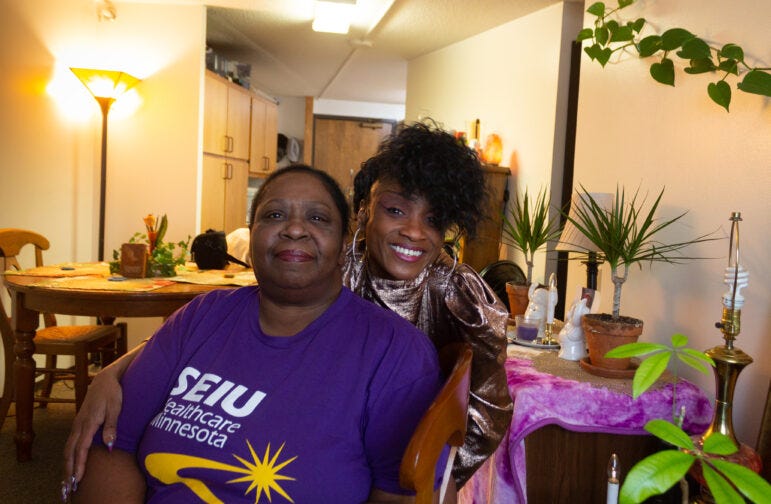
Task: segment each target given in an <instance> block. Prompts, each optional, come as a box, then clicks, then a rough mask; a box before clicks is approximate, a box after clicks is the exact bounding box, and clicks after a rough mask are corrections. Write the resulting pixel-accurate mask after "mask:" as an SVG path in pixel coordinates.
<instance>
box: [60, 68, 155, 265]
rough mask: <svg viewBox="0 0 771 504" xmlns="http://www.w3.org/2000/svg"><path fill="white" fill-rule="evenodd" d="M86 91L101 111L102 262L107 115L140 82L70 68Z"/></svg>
mask: <svg viewBox="0 0 771 504" xmlns="http://www.w3.org/2000/svg"><path fill="white" fill-rule="evenodd" d="M70 70H72V73H74V74H75V75H76V76H77V78H78V79H80V82H82V83H83V85H84V86H86V88H87V89H88V91H89V92H90V93H91V96H93V97H94V98H95V99H96V101H97V103H99V107H100V108H101V109H102V165H101V172H100V181H99V257H98V259H99V261H103V260H104V221H105V216H104V214H105V198H106V192H107V114H108V112H109V111H110V106H111V105H112V104H113V102H115V100H117V99H118V97H119V96H120V95H122V94H123V93H125V92H126V91H128V90H129V89H131V88H132V87H134V86H136V85H137V84H138V83H139V82H140V80H139V79H137V78H136V77H134V76H132V75H129V74H127V73H125V72H120V71H116V70H96V69H92V68H70Z"/></svg>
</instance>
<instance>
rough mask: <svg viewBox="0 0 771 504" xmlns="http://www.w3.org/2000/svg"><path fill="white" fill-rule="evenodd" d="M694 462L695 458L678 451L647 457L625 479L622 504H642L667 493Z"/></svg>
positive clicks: (620, 497)
mask: <svg viewBox="0 0 771 504" xmlns="http://www.w3.org/2000/svg"><path fill="white" fill-rule="evenodd" d="M694 460H695V457H694V456H692V455H688V454H687V453H683V452H681V451H678V450H664V451H660V452H658V453H654V454H653V455H650V456H648V457H645V458H644V459H642V460H641V461H640V462H638V463H637V464H635V465H634V467H632V469H631V470H630V471H629V474H627V476H626V478H625V479H624V484H623V485H622V486H621V492H620V494H619V502H620V504H627V503H636V502H642V501H644V500H645V499H647V498H648V497H652V496H654V495H659V494H662V493H664V492H666V491H667V490H669V489H670V488H672V486H673V485H674V484H675V483H677V482H678V481H679V480H680V479H682V478H683V477H684V476H685V474H686V473H687V472H688V469H690V468H691V465H693V462H694Z"/></svg>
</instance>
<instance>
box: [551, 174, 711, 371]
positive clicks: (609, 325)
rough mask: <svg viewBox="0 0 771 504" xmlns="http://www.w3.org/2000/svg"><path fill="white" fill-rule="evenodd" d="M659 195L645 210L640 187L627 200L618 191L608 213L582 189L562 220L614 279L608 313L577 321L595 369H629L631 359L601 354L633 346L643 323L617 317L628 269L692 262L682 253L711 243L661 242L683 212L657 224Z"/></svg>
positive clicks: (705, 238) (696, 240)
mask: <svg viewBox="0 0 771 504" xmlns="http://www.w3.org/2000/svg"><path fill="white" fill-rule="evenodd" d="M663 194H664V189H662V190H661V192H660V193H659V194H658V196H657V197H656V199H655V201H654V202H653V204H652V205H651V206H650V208H648V210H647V211H646V210H645V208H644V207H645V203H646V198H645V197H642V196H640V193H639V188H638V189H637V190H636V191H635V192H634V194H633V195H632V197H631V199H628V198H627V195H626V191H625V190H624V189H623V188H621V189H619V188H618V187H617V188H616V195H615V200H614V202H613V204H612V208H609V209H606V208H604V207H603V206H602V205H600V204H599V203H598V202H597V200H595V199H594V198H593V197H592V195H591V193H589V192H588V191H587V190H586V188H584V187H583V186H581V190H580V191H579V197H580V200H581V204H580V205H577V207H576V208H574V214H573V215H572V216H571V215H568V214H567V213H565V218H566V219H568V220H569V221H570V222H571V223H572V224H573V225H574V226H575V227H576V228H577V229H578V231H579V232H581V233H582V234H583V235H584V236H585V237H586V238H587V239H588V240H589V241H590V242H592V244H594V246H595V247H596V248H597V250H598V252H597V253H598V259H600V260H602V261H604V262H606V263H607V264H608V265H609V266H610V269H611V274H612V281H613V310H612V313H610V314H608V313H593V314H588V315H585V316H584V317H583V319H582V321H581V325H582V327H583V329H584V334H586V341H587V345H588V347H589V359H590V361H591V363H592V365H594V366H599V367H601V368H607V369H614V370H625V369H627V368H628V367H629V358H623V359H618V358H616V359H609V358H606V357H605V354H606V353H607V352H608V350H610V349H612V348H614V347H616V346H619V345H622V344H626V343H632V342H635V341H637V338H638V337H639V336H640V334H641V333H642V327H643V321H642V320H640V319H637V318H634V317H629V316H622V315H621V314H620V310H621V288H622V286H623V285H624V282H626V280H627V278H628V276H629V270H630V268H631V267H632V266H634V265H637V266H639V267H642V263H643V262H648V263H653V262H668V263H679V262H683V261H686V260H689V259H695V258H694V257H686V256H683V255H681V254H680V252H681V251H682V249H684V248H686V247H688V246H689V245H693V244H695V243H700V242H704V241H710V240H714V239H715V238H710V237H709V235H702V236H698V237H696V238H692V239H689V240H685V241H680V242H674V243H662V242H661V241H659V240H658V237H659V233H660V232H661V231H662V230H664V229H666V228H668V227H669V226H671V225H672V224H674V223H675V222H677V221H678V220H680V219H681V218H682V217H683V216H684V215H685V214H686V213H687V212H683V213H681V214H679V215H677V216H675V217H673V218H671V219H665V220H657V219H656V218H655V214H656V210H657V209H658V207H659V203H660V202H661V197H662V196H663Z"/></svg>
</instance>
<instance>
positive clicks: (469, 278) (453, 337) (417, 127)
mask: <svg viewBox="0 0 771 504" xmlns="http://www.w3.org/2000/svg"><path fill="white" fill-rule="evenodd" d="M485 198H486V192H485V187H484V175H483V172H482V167H481V165H480V163H479V159H478V158H477V156H476V154H475V153H474V152H473V151H471V150H470V149H468V148H467V147H465V146H463V145H461V144H459V143H458V142H457V140H456V139H455V138H454V137H453V136H452V135H451V134H449V133H447V132H445V131H442V130H440V129H438V128H436V127H432V126H429V125H426V124H423V123H417V124H413V125H411V126H406V127H404V126H403V127H401V128H399V129H398V130H397V131H396V132H395V133H394V134H393V135H392V136H390V137H388V138H386V139H385V140H384V141H383V142H382V143H381V145H380V147H379V148H378V152H377V153H376V154H375V156H373V157H372V158H370V159H369V160H367V161H366V162H364V163H363V164H362V168H361V171H360V172H359V173H358V174H357V176H356V178H355V180H354V201H353V204H354V209H355V210H356V212H357V213H356V220H357V230H356V233H355V235H354V240H353V243H352V244H351V246H350V247H349V248H348V250H347V253H346V256H345V264H344V265H343V284H344V285H345V286H347V287H349V288H350V289H351V290H352V291H353V292H355V293H356V294H358V295H360V296H361V297H363V298H364V299H367V300H370V301H372V302H374V303H375V304H378V305H380V306H383V307H385V308H388V309H390V310H391V311H394V312H396V313H397V314H398V315H400V316H401V317H403V318H405V319H407V320H408V321H409V322H411V323H412V324H413V325H415V326H417V327H418V328H419V329H421V330H422V331H423V332H425V333H426V334H428V336H429V338H430V339H431V341H432V342H433V343H434V345H435V346H436V347H437V349H440V348H442V347H443V346H444V345H446V344H448V343H452V342H457V341H463V342H467V343H469V344H471V346H472V348H473V351H474V356H473V361H472V365H471V384H470V391H471V397H470V400H469V417H468V424H467V425H468V426H467V433H466V439H465V442H464V444H463V446H462V447H461V448H460V449H459V450H458V455H457V458H456V460H455V463H454V466H453V476H454V480H455V484H456V487H457V488H460V486H462V485H463V484H464V483H465V482H466V481H468V479H469V478H470V477H471V475H472V474H473V473H474V471H476V469H477V468H479V466H480V465H482V463H483V462H484V461H485V460H486V459H487V458H488V457H489V456H490V455H492V453H493V452H494V451H495V449H496V448H497V447H498V445H499V444H500V442H501V440H502V439H503V436H504V435H505V433H506V430H507V429H508V427H509V424H510V422H511V415H512V401H511V397H510V395H509V392H508V387H507V382H506V373H505V370H504V368H503V363H504V361H505V359H506V335H505V334H506V319H507V317H508V312H507V310H506V308H505V307H504V305H503V303H502V302H501V301H500V300H498V298H497V297H496V296H495V294H494V293H493V291H492V290H491V289H490V288H489V287H488V286H487V284H485V282H484V281H483V280H482V279H481V278H480V277H479V275H478V274H477V273H476V272H475V271H474V270H473V269H472V268H471V267H469V266H468V265H466V264H458V263H457V262H456V261H455V259H454V258H452V257H450V256H449V255H448V254H447V253H446V252H445V251H444V250H443V246H444V242H445V237H446V236H448V235H454V237H455V238H459V237H460V236H463V235H465V236H467V237H473V236H474V234H475V231H476V225H477V222H478V220H479V219H480V217H481V215H482V213H483V209H484V208H485V205H484V202H485ZM253 221H254V206H253V207H252V210H251V215H250V222H253ZM250 227H251V226H250ZM138 352H139V350H135V351H132V352H130V353H129V354H126V355H125V356H124V357H122V358H121V359H119V360H118V361H116V362H114V363H113V364H112V365H110V366H109V367H107V368H105V370H103V371H102V372H101V373H99V375H97V377H96V378H95V380H94V382H93V383H92V384H91V387H90V388H89V393H88V394H87V396H86V400H85V402H84V404H83V406H82V407H81V410H80V412H79V413H78V415H77V417H76V419H75V422H74V424H73V429H72V433H71V434H70V437H69V439H68V440H67V445H66V447H65V473H66V474H67V475H72V476H71V477H69V478H68V480H70V481H79V480H80V478H81V477H82V476H83V469H84V467H85V460H86V457H87V453H88V447H89V446H90V444H91V438H92V437H93V435H94V433H95V432H96V430H97V429H98V427H99V426H100V425H101V424H102V423H104V428H103V430H102V436H103V438H104V441H105V443H106V444H107V445H108V446H110V444H111V442H113V441H114V439H115V437H116V435H117V432H116V428H115V427H116V424H115V421H116V419H117V416H118V413H119V412H120V407H121V404H120V403H121V390H120V385H119V382H118V380H119V379H120V376H121V375H122V373H123V370H125V368H126V367H128V364H129V363H130V361H131V359H132V358H133V357H134V355H136V354H137V353H138Z"/></svg>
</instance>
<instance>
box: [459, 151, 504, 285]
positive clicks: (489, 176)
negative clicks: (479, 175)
mask: <svg viewBox="0 0 771 504" xmlns="http://www.w3.org/2000/svg"><path fill="white" fill-rule="evenodd" d="M483 168H484V172H485V186H486V188H487V191H488V197H489V200H488V207H487V209H485V213H484V215H483V216H482V218H481V219H480V221H479V224H478V225H477V235H476V237H475V238H474V239H473V240H468V241H466V243H464V244H463V247H462V249H461V252H460V258H461V261H462V262H464V263H467V264H468V265H469V266H471V267H472V268H474V269H475V270H476V271H482V270H483V269H484V268H485V267H486V266H488V265H490V264H492V263H494V262H496V261H497V260H498V258H499V256H500V249H501V233H502V231H503V212H504V211H505V209H506V202H507V201H508V199H509V192H508V184H509V176H510V175H511V170H509V169H508V168H504V167H501V166H490V165H486V166H484V167H483Z"/></svg>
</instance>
